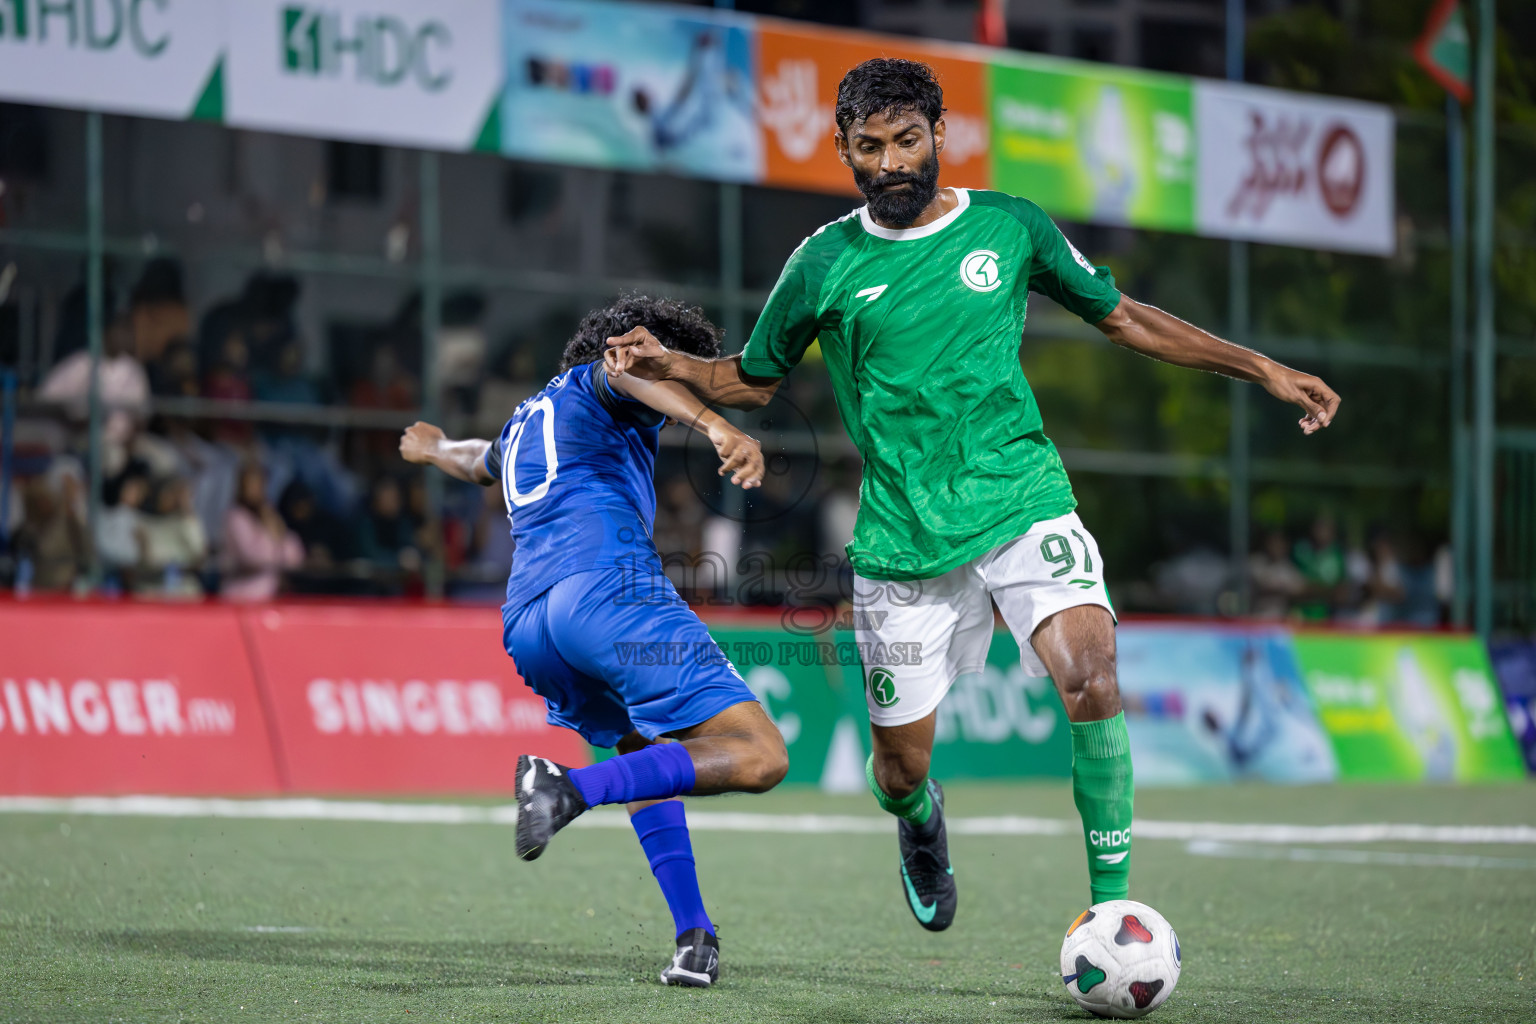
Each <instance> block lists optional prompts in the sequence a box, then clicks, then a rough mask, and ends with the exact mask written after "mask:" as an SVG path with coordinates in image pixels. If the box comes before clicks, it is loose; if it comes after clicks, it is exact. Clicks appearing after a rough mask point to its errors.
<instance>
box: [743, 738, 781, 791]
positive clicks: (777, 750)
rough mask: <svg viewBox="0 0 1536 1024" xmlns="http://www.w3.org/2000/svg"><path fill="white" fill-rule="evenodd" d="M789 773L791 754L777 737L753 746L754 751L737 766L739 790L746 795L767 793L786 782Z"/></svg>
mask: <svg viewBox="0 0 1536 1024" xmlns="http://www.w3.org/2000/svg"><path fill="white" fill-rule="evenodd" d="M788 773H789V754H788V752H786V751H785V749H784V742H783V740H781V739H779V738H778V737H777V736H775V737H773V738H772V739H766V738H765V739H763V740H761V741H759V742H757V743H754V744H753V747H752V751H751V753H750V754H748V755H747V756H746V757H745V758H743V759H742V761H741V763H739V764H738V765H737V770H736V783H737V788H738V789H740V790H741V791H742V792H745V793H766V792H768V791H769V790H770V789H772V788H773V787H774V786H777V785H778V784H779V783H781V782H783V781H784V776H785V775H786V774H788Z"/></svg>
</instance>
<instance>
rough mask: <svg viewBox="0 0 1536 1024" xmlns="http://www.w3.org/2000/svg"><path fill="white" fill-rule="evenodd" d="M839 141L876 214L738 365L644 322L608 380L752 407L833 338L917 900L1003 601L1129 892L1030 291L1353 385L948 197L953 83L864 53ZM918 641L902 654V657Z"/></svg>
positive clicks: (969, 198)
mask: <svg viewBox="0 0 1536 1024" xmlns="http://www.w3.org/2000/svg"><path fill="white" fill-rule="evenodd" d="M836 118H837V132H836V134H835V136H834V141H835V142H836V145H837V151H838V155H839V156H840V157H841V158H842V161H843V163H845V164H847V165H848V167H849V168H850V169H851V170H852V171H853V176H854V181H855V182H856V183H857V185H858V187H859V189H860V191H861V192H863V194H864V196H865V198H866V199H867V200H868V205H866V206H864V207H862V208H860V209H858V210H856V211H854V212H853V213H851V214H849V215H848V216H846V217H843V218H842V219H840V220H837V221H834V222H832V223H831V224H827V225H825V226H824V227H822V228H820V229H819V230H817V231H816V233H815V234H813V235H812V236H811V237H810V238H808V239H806V240H805V241H804V242H803V243H802V244H801V245H800V247H799V248H798V249H796V250H795V252H794V254H793V255H792V256H791V257H790V259H789V263H788V264H787V265H786V266H785V268H784V272H783V274H782V276H781V277H780V278H779V282H778V284H777V285H776V286H775V288H774V290H773V293H772V295H771V296H770V298H769V300H768V305H767V308H766V309H764V310H763V314H762V316H761V317H760V318H759V319H758V322H757V326H756V329H755V330H754V331H753V332H752V336H751V338H750V339H749V340H748V342H747V345H746V348H745V350H744V351H743V352H742V353H741V355H739V356H736V357H733V358H727V359H718V360H701V359H698V358H695V357H692V356H688V355H686V354H684V353H680V352H672V351H669V350H667V349H665V348H664V347H662V346H661V345H660V344H659V343H658V342H657V341H656V340H655V339H654V338H652V337H651V336H650V335H649V334H648V333H646V332H645V331H644V330H636V331H632V332H630V333H629V334H627V335H624V336H623V337H620V338H611V339H609V345H610V346H611V348H610V351H609V353H608V358H607V363H608V369H609V371H610V372H612V373H618V372H621V371H626V370H627V371H628V372H630V373H632V374H636V375H639V376H644V377H652V378H668V379H673V380H679V381H682V382H684V383H686V384H688V385H689V386H690V387H691V388H692V389H693V390H694V391H695V392H697V393H698V395H699V397H700V398H702V399H703V400H705V401H706V402H711V403H716V404H724V405H734V406H738V407H743V408H751V407H755V406H758V405H761V404H763V403H765V402H767V401H768V400H769V398H770V397H771V396H772V395H773V393H774V391H775V389H776V388H777V387H778V385H779V381H780V380H781V379H782V378H783V377H784V375H785V374H787V373H789V371H790V370H791V369H792V368H793V367H794V366H795V364H796V363H797V362H799V360H800V358H801V356H802V355H803V354H804V352H805V351H806V349H807V348H808V347H809V346H810V344H811V342H812V341H814V340H817V339H819V340H820V345H821V351H822V353H823V354H824V356H825V359H826V365H827V370H828V373H829V374H830V375H831V378H832V384H833V388H834V390H835V392H836V396H837V402H838V407H839V409H840V411H841V413H842V417H843V422H844V424H845V425H846V426H847V428H848V434H849V436H850V437H851V438H852V439H853V442H854V444H855V445H856V446H857V447H858V449H859V452H860V454H861V455H862V456H863V458H864V480H863V485H862V488H861V490H860V494H859V516H858V521H857V524H856V526H855V528H854V535H853V540H852V543H850V544H849V545H848V552H849V556H850V558H851V559H852V562H853V568H854V572H855V589H854V606H855V610H856V611H859V612H864V613H866V614H861V615H856V616H855V620H856V622H857V623H859V624H861V625H862V626H863V627H864V628H860V629H859V630H858V637H857V639H858V640H859V641H860V642H861V644H868V646H861V648H860V649H861V650H871V651H873V650H877V649H890V645H891V644H893V643H902V644H912V643H916V644H919V645H921V646H920V651H921V660H920V663H918V664H910V663H908V662H910V661H912V660H914V659H910V658H904V659H903V663H902V664H898V665H866V666H864V672H865V690H866V697H867V702H868V705H869V714H870V723H871V733H872V739H873V749H874V754H873V755H872V756H871V758H870V761H869V767H868V776H869V785H870V789H871V790H873V792H874V795H875V799H876V801H878V803H879V804H880V806H881V807H882V808H884V809H885V810H887V811H889V812H890V813H892V814H894V815H895V816H896V817H897V818H898V819H899V820H898V823H897V834H898V837H899V843H900V851H901V872H900V877H901V882H902V887H903V890H904V892H903V898H904V899H905V900H906V902H907V903H908V905H909V906H910V907H911V909H912V912H913V914H914V915H915V916H916V917H917V919H918V921H919V922H920V923H921V924H922V925H923V926H924V927H925V928H928V929H930V930H934V931H937V930H941V929H943V928H946V927H948V926H949V924H950V922H951V921H952V920H953V918H954V912H955V905H956V889H955V880H954V872H953V869H952V868H951V866H950V862H949V851H948V845H947V839H946V836H945V829H944V813H943V806H944V805H943V790H942V789H941V788H940V787H939V785H938V783H937V782H934V781H932V780H931V779H929V778H928V765H929V760H930V756H931V754H932V750H933V736H934V712H935V709H936V708H937V707H938V704H939V701H940V700H941V699H942V698H943V696H944V694H945V693H946V692H947V691H948V689H949V688H950V686H951V685H952V684H953V683H954V681H955V679H956V678H957V677H958V676H960V675H962V674H965V673H972V672H979V671H981V669H982V666H983V665H984V664H985V661H986V654H987V647H988V644H989V643H990V641H991V636H992V628H993V617H992V606H993V604H994V603H995V604H996V606H997V608H998V610H999V611H1000V612H1001V613H1002V616H1003V619H1004V620H1005V621H1006V622H1007V624H1008V627H1009V629H1010V630H1012V632H1013V634H1014V636H1015V637H1016V638H1017V640H1018V643H1019V649H1020V651H1021V652H1022V660H1023V667H1024V669H1025V671H1027V672H1030V673H1032V674H1035V675H1049V676H1050V677H1051V679H1052V680H1053V681H1054V683H1055V685H1056V689H1057V691H1058V692H1059V694H1060V695H1061V700H1062V703H1063V705H1064V706H1065V708H1066V712H1067V718H1068V719H1069V720H1070V722H1071V733H1072V789H1073V796H1074V799H1075V802H1076V805H1077V809H1078V812H1079V814H1080V815H1081V817H1082V822H1083V838H1084V841H1085V844H1086V847H1087V854H1088V874H1089V881H1090V886H1091V889H1092V901H1093V902H1094V903H1098V902H1101V901H1104V900H1110V899H1123V898H1125V897H1126V895H1127V889H1128V882H1129V876H1130V849H1131V795H1132V782H1131V758H1130V745H1129V737H1128V736H1127V733H1126V728H1125V717H1124V715H1123V714H1122V712H1121V708H1120V692H1119V686H1118V684H1117V681H1116V677H1115V633H1114V625H1115V619H1114V610H1113V608H1112V607H1111V605H1110V601H1109V596H1108V594H1106V593H1105V589H1104V564H1103V560H1102V558H1101V557H1100V555H1099V549H1098V545H1097V544H1096V543H1095V542H1094V539H1093V535H1092V534H1091V533H1090V532H1089V531H1088V528H1087V527H1086V526H1085V525H1084V524H1083V523H1082V521H1081V520H1080V519H1079V518H1078V516H1077V514H1076V513H1075V512H1074V511H1073V508H1074V506H1075V504H1076V502H1075V500H1074V498H1073V496H1072V489H1071V486H1070V485H1069V484H1068V482H1067V476H1066V472H1065V471H1064V470H1063V468H1062V465H1061V459H1060V457H1059V456H1058V455H1057V453H1056V449H1055V446H1054V445H1052V444H1051V441H1050V439H1049V438H1048V437H1046V435H1045V432H1044V429H1043V427H1042V424H1041V421H1040V411H1039V409H1038V408H1037V406H1036V404H1035V398H1034V395H1033V394H1032V393H1031V391H1030V388H1029V383H1028V382H1027V381H1026V380H1025V378H1024V374H1023V371H1022V370H1021V368H1020V365H1019V357H1018V350H1019V339H1020V335H1021V332H1022V331H1023V329H1024V314H1025V303H1026V299H1027V297H1028V294H1029V292H1030V291H1037V292H1041V293H1043V294H1045V295H1047V296H1049V297H1050V298H1052V299H1054V300H1055V301H1056V302H1058V303H1060V304H1061V305H1063V306H1065V307H1066V308H1067V309H1069V310H1070V311H1072V312H1073V313H1075V314H1076V315H1078V316H1080V317H1082V318H1083V319H1084V320H1086V321H1088V322H1089V323H1092V324H1094V325H1095V326H1097V327H1098V328H1099V330H1101V331H1103V332H1104V334H1105V335H1106V336H1107V337H1108V338H1109V339H1110V340H1111V341H1113V342H1114V343H1115V344H1117V345H1120V346H1122V347H1125V348H1128V349H1131V350H1132V351H1135V352H1140V353H1142V354H1143V355H1147V356H1151V357H1152V358H1155V359H1160V360H1163V361H1164V362H1169V363H1174V364H1176V365H1179V366H1187V367H1192V368H1195V369H1201V370H1211V371H1215V372H1217V373H1223V374H1226V375H1228V376H1231V377H1235V378H1237V379H1239V380H1244V381H1250V382H1253V383H1256V384H1260V385H1262V386H1263V387H1264V388H1265V389H1266V390H1267V391H1269V392H1270V394H1272V395H1274V396H1275V397H1277V398H1280V399H1282V400H1284V401H1288V402H1293V403H1295V404H1297V405H1299V406H1301V408H1302V409H1303V410H1304V412H1305V415H1304V416H1303V418H1302V419H1301V429H1302V430H1303V431H1304V432H1306V433H1308V434H1310V433H1313V432H1314V431H1316V430H1318V429H1320V428H1322V427H1325V426H1327V425H1328V423H1329V422H1330V421H1331V420H1332V418H1333V415H1334V413H1335V411H1336V409H1337V408H1338V404H1339V398H1338V396H1337V395H1336V394H1334V392H1333V391H1332V390H1330V389H1329V387H1328V386H1327V385H1326V384H1324V383H1323V382H1322V381H1321V380H1319V379H1318V378H1316V377H1312V376H1309V375H1307V374H1304V373H1300V372H1298V371H1296V370H1292V369H1289V368H1287V367H1284V366H1281V365H1279V364H1278V363H1275V362H1273V361H1272V360H1270V359H1267V358H1266V357H1264V356H1262V355H1260V354H1259V353H1257V352H1253V351H1251V350H1249V349H1246V348H1242V347H1240V346H1238V345H1233V344H1230V343H1228V342H1225V341H1222V340H1221V339H1219V338H1216V337H1214V336H1212V335H1210V334H1208V333H1206V332H1205V331H1202V330H1200V329H1199V328H1197V327H1194V326H1192V325H1190V324H1188V323H1185V322H1184V321H1182V320H1179V319H1177V318H1175V317H1173V316H1170V315H1169V314H1167V313H1164V312H1162V311H1161V310H1158V309H1155V308H1153V307H1151V306H1148V305H1145V304H1143V303H1139V302H1136V301H1135V300H1133V299H1130V298H1128V297H1126V296H1124V295H1122V294H1121V293H1120V291H1119V290H1118V289H1117V288H1116V287H1115V282H1114V279H1113V278H1112V277H1111V275H1110V272H1109V270H1108V269H1106V268H1104V267H1096V266H1094V265H1093V264H1092V263H1090V262H1089V261H1088V260H1086V259H1085V258H1084V257H1083V255H1082V254H1081V253H1080V252H1078V251H1077V249H1076V248H1074V247H1073V246H1072V244H1071V243H1070V242H1068V241H1067V239H1066V237H1065V236H1064V235H1062V233H1061V232H1060V231H1059V230H1058V229H1057V228H1056V226H1055V224H1053V223H1052V222H1051V220H1050V218H1049V217H1047V216H1046V215H1045V213H1044V212H1043V211H1042V210H1041V209H1040V208H1039V207H1038V206H1036V205H1035V204H1034V203H1031V202H1030V201H1029V200H1027V199H1021V198H1018V197H1016V196H1010V195H1005V194H1003V193H999V192H984V191H970V190H966V189H958V188H943V189H941V188H939V185H938V176H939V157H940V154H942V153H943V151H944V118H943V94H942V91H941V90H940V87H939V84H938V82H937V81H935V80H934V77H933V74H932V72H931V71H930V70H929V69H928V68H927V67H925V66H924V65H922V64H917V63H913V62H911V61H905V60H891V59H878V60H871V61H867V62H865V63H863V64H860V65H859V66H858V67H856V68H854V69H853V70H852V71H850V72H848V74H847V76H846V77H845V78H844V79H843V81H842V84H841V85H840V86H839V88H838V94H837V106H836ZM901 649H902V650H904V651H910V650H911V648H909V647H904V648H901Z"/></svg>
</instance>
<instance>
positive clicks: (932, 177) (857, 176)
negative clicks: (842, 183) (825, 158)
mask: <svg viewBox="0 0 1536 1024" xmlns="http://www.w3.org/2000/svg"><path fill="white" fill-rule="evenodd" d="M853 182H854V184H856V185H858V186H859V191H860V192H862V193H864V198H865V199H866V200H868V201H869V212H870V214H871V215H872V216H873V217H874V218H875V220H876V221H878V222H880V223H881V224H891V225H894V226H896V227H898V228H904V227H908V226H910V225H911V223H912V222H913V221H915V220H917V218H918V217H920V216H922V213H923V211H924V210H926V209H927V208H928V204H929V203H931V202H933V197H934V196H936V195H938V194H939V154H938V152H937V151H935V152H934V153H933V154H932V155H931V156H929V157H928V159H927V160H926V161H925V162H924V163H923V165H922V167H920V168H919V169H918V171H917V173H916V174H909V173H906V172H903V171H896V172H892V173H891V174H882V175H879V176H873V175H867V174H865V173H863V172H862V171H860V170H859V169H858V168H857V167H855V168H854V169H853ZM902 182H907V183H908V184H909V187H907V188H901V189H896V190H894V191H892V190H891V189H890V188H889V186H891V185H899V184H900V183H902Z"/></svg>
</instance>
